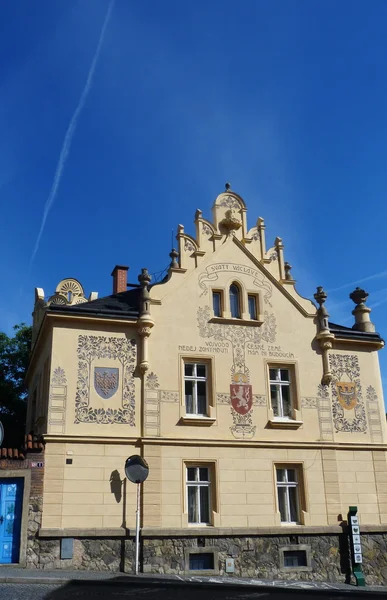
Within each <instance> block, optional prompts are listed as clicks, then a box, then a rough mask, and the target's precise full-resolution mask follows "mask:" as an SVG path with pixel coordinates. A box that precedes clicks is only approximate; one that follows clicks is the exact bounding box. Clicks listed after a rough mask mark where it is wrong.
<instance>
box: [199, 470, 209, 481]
mask: <svg viewBox="0 0 387 600" xmlns="http://www.w3.org/2000/svg"><path fill="white" fill-rule="evenodd" d="M199 481H209V479H208V469H207V467H199Z"/></svg>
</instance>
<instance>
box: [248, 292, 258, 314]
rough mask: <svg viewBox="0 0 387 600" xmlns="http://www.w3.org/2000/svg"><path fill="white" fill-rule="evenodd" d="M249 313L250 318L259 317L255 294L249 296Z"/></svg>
mask: <svg viewBox="0 0 387 600" xmlns="http://www.w3.org/2000/svg"><path fill="white" fill-rule="evenodd" d="M249 315H250V319H256V318H257V306H256V301H255V296H249Z"/></svg>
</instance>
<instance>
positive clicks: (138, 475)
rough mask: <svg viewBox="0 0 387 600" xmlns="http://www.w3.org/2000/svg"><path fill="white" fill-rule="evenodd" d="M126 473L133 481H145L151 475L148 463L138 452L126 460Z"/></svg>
mask: <svg viewBox="0 0 387 600" xmlns="http://www.w3.org/2000/svg"><path fill="white" fill-rule="evenodd" d="M125 475H126V477H127V478H128V479H129V481H131V482H132V483H143V482H144V481H145V480H146V478H147V477H148V475H149V466H148V463H147V462H146V460H144V459H143V458H142V456H139V455H138V454H133V456H129V458H127V459H126V462H125Z"/></svg>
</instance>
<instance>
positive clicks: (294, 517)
mask: <svg viewBox="0 0 387 600" xmlns="http://www.w3.org/2000/svg"><path fill="white" fill-rule="evenodd" d="M289 501H290V511H289V512H290V520H291V521H294V522H295V523H297V522H298V498H297V487H290V488H289Z"/></svg>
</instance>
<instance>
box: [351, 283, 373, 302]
mask: <svg viewBox="0 0 387 600" xmlns="http://www.w3.org/2000/svg"><path fill="white" fill-rule="evenodd" d="M368 296H369V294H367V292H366V291H365V290H362V289H361V288H359V287H357V288H356V289H355V290H354V291H353V292H352V293H351V294H349V297H350V298H351V300H352V301H353V302H354V303H355V304H357V305H358V306H359V305H360V304H364V302H366V300H367V298H368Z"/></svg>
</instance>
